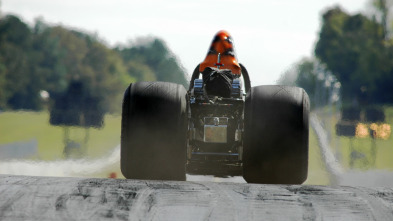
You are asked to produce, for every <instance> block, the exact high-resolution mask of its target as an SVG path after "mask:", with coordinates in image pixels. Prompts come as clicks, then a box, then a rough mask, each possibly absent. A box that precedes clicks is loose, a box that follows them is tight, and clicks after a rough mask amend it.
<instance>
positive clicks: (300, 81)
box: [281, 0, 393, 106]
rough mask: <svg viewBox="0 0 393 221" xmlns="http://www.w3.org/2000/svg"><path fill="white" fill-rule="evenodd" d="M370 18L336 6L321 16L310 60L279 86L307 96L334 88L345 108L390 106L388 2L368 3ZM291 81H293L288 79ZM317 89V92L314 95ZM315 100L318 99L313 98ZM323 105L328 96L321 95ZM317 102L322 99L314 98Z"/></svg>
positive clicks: (392, 75) (392, 55)
mask: <svg viewBox="0 0 393 221" xmlns="http://www.w3.org/2000/svg"><path fill="white" fill-rule="evenodd" d="M370 3H371V4H372V5H373V6H374V11H373V12H372V13H369V14H367V15H366V14H362V13H358V14H349V13H347V12H346V11H345V10H343V9H342V8H340V7H333V8H330V9H327V10H326V11H325V12H324V13H323V15H322V25H321V29H320V32H319V39H318V41H317V43H316V45H315V50H314V55H315V56H313V57H312V58H305V59H302V60H301V61H299V62H298V63H297V64H296V65H295V67H294V68H293V69H292V70H290V71H287V72H286V73H285V74H284V76H282V78H281V83H287V84H295V85H297V86H300V87H303V88H305V89H306V90H307V92H308V93H309V94H310V97H314V96H317V97H319V96H321V95H316V93H320V89H318V88H319V87H324V90H325V93H327V91H332V90H335V88H337V87H339V89H340V91H341V93H340V94H341V100H342V101H343V102H344V105H347V106H351V105H352V106H353V105H354V106H356V105H374V104H393V36H392V34H393V33H392V27H391V26H390V24H391V21H389V9H390V7H391V6H392V5H393V4H392V3H393V1H391V0H373V1H371V2H370ZM288 79H292V80H288ZM318 91H319V92H318ZM316 100H318V99H316ZM323 100H324V101H325V102H320V104H316V105H325V104H327V103H328V102H329V101H331V98H328V97H324V99H323ZM319 101H321V100H319Z"/></svg>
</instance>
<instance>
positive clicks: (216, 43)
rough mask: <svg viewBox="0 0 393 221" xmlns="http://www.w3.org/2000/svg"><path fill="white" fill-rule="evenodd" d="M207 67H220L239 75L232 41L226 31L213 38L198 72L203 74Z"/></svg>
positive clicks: (238, 66)
mask: <svg viewBox="0 0 393 221" xmlns="http://www.w3.org/2000/svg"><path fill="white" fill-rule="evenodd" d="M207 67H218V68H220V67H222V68H223V69H230V70H231V71H232V73H233V74H237V75H240V73H241V71H240V65H239V63H238V62H237V59H236V55H235V50H234V48H233V39H232V37H231V35H230V34H229V33H228V32H227V31H219V32H218V33H217V34H216V35H215V36H214V39H213V41H212V44H211V46H210V49H209V52H208V53H207V55H206V58H205V60H204V61H203V62H202V63H201V64H200V65H199V72H203V70H205V68H207Z"/></svg>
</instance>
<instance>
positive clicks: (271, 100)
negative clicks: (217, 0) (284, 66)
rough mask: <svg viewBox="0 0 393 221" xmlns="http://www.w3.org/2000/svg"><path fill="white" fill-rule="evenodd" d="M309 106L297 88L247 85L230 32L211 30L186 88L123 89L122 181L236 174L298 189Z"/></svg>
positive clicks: (171, 85) (132, 86)
mask: <svg viewBox="0 0 393 221" xmlns="http://www.w3.org/2000/svg"><path fill="white" fill-rule="evenodd" d="M243 85H244V87H243ZM309 106H310V105H309V98H308V95H307V93H306V92H305V91H304V90H303V89H301V88H298V87H293V86H282V85H267V86H255V87H251V82H250V78H249V75H248V72H247V70H246V68H245V67H244V66H243V65H241V64H239V63H238V61H237V58H236V55H235V52H234V47H233V39H232V37H231V35H230V34H229V33H228V32H226V31H219V32H218V33H217V34H216V35H215V37H214V38H213V41H212V44H211V46H210V48H209V51H208V54H207V56H206V58H205V60H204V61H203V62H201V63H200V64H199V65H198V66H197V67H196V68H195V70H194V72H193V74H192V77H191V82H190V86H189V88H188V90H186V89H185V88H184V86H182V85H179V84H175V83H169V82H137V83H131V84H130V86H129V87H128V88H127V89H126V91H125V94H124V99H123V106H122V125H121V170H122V173H123V175H124V176H125V177H126V178H128V179H148V180H180V181H182V180H186V174H199V175H215V176H222V177H225V176H240V175H241V176H243V178H244V179H245V180H246V181H247V182H249V183H274V184H301V183H303V182H304V181H305V180H306V178H307V171H308V135H309Z"/></svg>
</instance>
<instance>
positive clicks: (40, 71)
mask: <svg viewBox="0 0 393 221" xmlns="http://www.w3.org/2000/svg"><path fill="white" fill-rule="evenodd" d="M156 80H157V81H169V82H175V83H179V84H183V85H185V86H186V85H187V79H186V74H185V71H184V68H183V67H182V66H181V64H180V63H179V61H178V59H177V58H176V56H175V55H174V54H173V53H172V52H171V51H170V49H169V48H168V47H167V46H166V44H165V42H164V41H163V40H162V39H159V38H153V37H148V38H146V39H145V40H144V41H143V43H134V44H133V43H131V44H129V45H123V46H116V47H114V48H111V47H109V46H107V45H106V44H105V43H104V42H103V41H102V40H100V39H99V38H98V37H97V36H95V35H92V34H88V33H85V32H82V31H77V30H73V29H70V28H66V27H63V26H51V25H48V24H46V23H45V22H43V21H42V20H37V21H36V22H35V24H34V25H33V26H32V27H30V26H29V25H28V24H26V23H24V22H23V21H22V20H21V19H20V18H19V17H17V16H14V15H6V16H4V17H1V18H0V110H20V109H27V110H35V111H38V110H42V109H43V108H44V105H45V103H44V102H43V100H42V97H41V96H40V94H42V92H43V91H45V92H48V94H49V95H50V102H54V101H55V100H56V99H58V98H61V97H64V93H67V92H69V91H72V88H71V89H70V86H72V85H78V88H79V89H78V92H79V95H77V96H88V97H91V98H92V99H93V100H95V101H97V102H98V106H97V107H99V108H100V111H102V112H105V113H106V112H118V111H119V110H120V108H121V99H122V96H123V93H124V90H125V89H126V87H127V86H128V84H129V83H131V82H136V81H156ZM78 99H79V100H81V99H80V98H78ZM82 100H83V99H82ZM90 100H91V99H90Z"/></svg>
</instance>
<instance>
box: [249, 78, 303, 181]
mask: <svg viewBox="0 0 393 221" xmlns="http://www.w3.org/2000/svg"><path fill="white" fill-rule="evenodd" d="M309 106H310V105H309V98H308V95H307V93H306V92H305V91H304V90H303V89H301V88H297V87H289V86H277V85H272V86H258V87H253V88H251V92H250V93H248V95H247V97H246V103H245V116H244V118H245V128H244V155H243V177H244V179H245V180H246V181H247V182H249V183H268V184H301V183H303V182H304V181H305V180H306V179H307V172H308V133H309Z"/></svg>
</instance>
